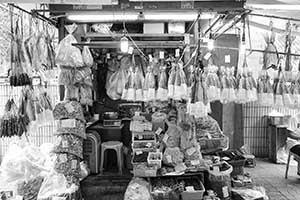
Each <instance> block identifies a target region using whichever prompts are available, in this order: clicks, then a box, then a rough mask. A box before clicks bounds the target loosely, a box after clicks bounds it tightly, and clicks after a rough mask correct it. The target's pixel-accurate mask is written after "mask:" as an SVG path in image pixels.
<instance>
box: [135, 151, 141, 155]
mask: <svg viewBox="0 0 300 200" xmlns="http://www.w3.org/2000/svg"><path fill="white" fill-rule="evenodd" d="M142 153H143V152H142V151H137V152H135V154H136V155H141V154H142Z"/></svg>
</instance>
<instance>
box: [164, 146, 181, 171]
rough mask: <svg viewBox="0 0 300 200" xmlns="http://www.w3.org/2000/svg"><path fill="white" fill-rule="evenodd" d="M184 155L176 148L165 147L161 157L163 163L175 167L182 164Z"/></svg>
mask: <svg viewBox="0 0 300 200" xmlns="http://www.w3.org/2000/svg"><path fill="white" fill-rule="evenodd" d="M183 159H184V155H183V153H182V152H181V151H180V149H179V148H178V147H167V148H166V149H165V152H164V155H163V163H164V164H165V165H167V166H172V167H175V166H176V165H177V164H180V163H182V162H183Z"/></svg>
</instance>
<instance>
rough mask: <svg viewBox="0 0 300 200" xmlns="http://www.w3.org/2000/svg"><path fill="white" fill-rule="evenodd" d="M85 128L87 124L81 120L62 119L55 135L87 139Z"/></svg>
mask: <svg viewBox="0 0 300 200" xmlns="http://www.w3.org/2000/svg"><path fill="white" fill-rule="evenodd" d="M85 127H86V126H85V123H84V122H82V121H80V120H76V119H62V120H59V121H58V123H57V133H55V135H61V134H64V133H69V134H72V135H76V136H78V137H81V138H83V139H85V138H86V134H85Z"/></svg>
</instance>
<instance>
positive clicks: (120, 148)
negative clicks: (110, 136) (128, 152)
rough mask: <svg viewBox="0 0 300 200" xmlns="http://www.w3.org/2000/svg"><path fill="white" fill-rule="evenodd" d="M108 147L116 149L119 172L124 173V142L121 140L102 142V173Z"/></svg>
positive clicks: (101, 172)
mask: <svg viewBox="0 0 300 200" xmlns="http://www.w3.org/2000/svg"><path fill="white" fill-rule="evenodd" d="M107 149H112V150H115V151H116V153H117V159H118V168H119V174H122V169H123V143H122V142H119V141H109V142H103V143H102V144H101V163H100V174H103V165H104V155H105V151H106V150H107Z"/></svg>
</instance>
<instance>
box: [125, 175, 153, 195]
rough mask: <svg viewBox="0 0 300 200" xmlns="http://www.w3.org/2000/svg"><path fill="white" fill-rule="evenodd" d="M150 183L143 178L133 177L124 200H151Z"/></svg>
mask: <svg viewBox="0 0 300 200" xmlns="http://www.w3.org/2000/svg"><path fill="white" fill-rule="evenodd" d="M149 189H150V185H149V183H148V182H147V181H145V180H144V179H141V178H136V177H135V178H133V179H132V180H131V181H130V183H129V185H128V187H127V189H126V192H125V196H124V200H141V199H143V200H151V199H152V197H151V194H150V190H149Z"/></svg>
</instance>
